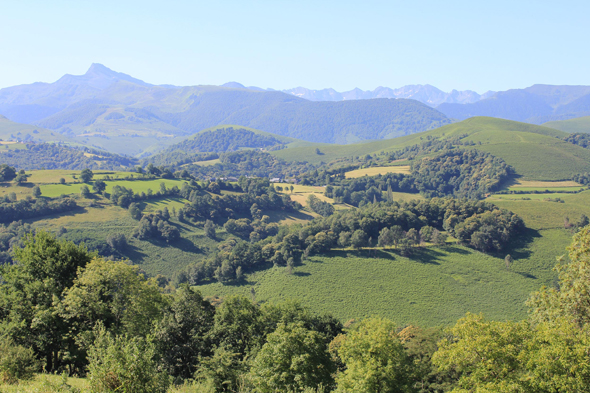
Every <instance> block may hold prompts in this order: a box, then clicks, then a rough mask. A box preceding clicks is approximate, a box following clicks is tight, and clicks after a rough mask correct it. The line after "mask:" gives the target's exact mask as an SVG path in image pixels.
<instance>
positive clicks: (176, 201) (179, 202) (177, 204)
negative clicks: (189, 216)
mask: <svg viewBox="0 0 590 393" xmlns="http://www.w3.org/2000/svg"><path fill="white" fill-rule="evenodd" d="M185 203H188V201H187V200H186V199H183V198H163V199H156V200H150V201H146V202H142V203H141V204H140V208H141V210H143V211H144V212H153V211H156V210H163V209H164V208H165V207H167V208H168V210H170V211H172V209H176V210H178V209H180V208H182V207H183V206H184V204H185Z"/></svg>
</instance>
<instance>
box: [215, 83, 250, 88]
mask: <svg viewBox="0 0 590 393" xmlns="http://www.w3.org/2000/svg"><path fill="white" fill-rule="evenodd" d="M221 87H229V88H230V89H245V88H246V86H244V85H242V84H241V83H238V82H227V83H224V84H223V85H221Z"/></svg>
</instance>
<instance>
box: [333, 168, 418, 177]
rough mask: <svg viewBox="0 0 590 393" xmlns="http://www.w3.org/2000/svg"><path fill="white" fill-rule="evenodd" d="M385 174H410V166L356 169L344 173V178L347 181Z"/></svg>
mask: <svg viewBox="0 0 590 393" xmlns="http://www.w3.org/2000/svg"><path fill="white" fill-rule="evenodd" d="M386 173H410V166H409V165H404V166H382V167H371V168H364V169H356V170H354V171H350V172H346V173H345V176H346V178H347V179H354V178H357V177H362V176H377V175H385V174H386Z"/></svg>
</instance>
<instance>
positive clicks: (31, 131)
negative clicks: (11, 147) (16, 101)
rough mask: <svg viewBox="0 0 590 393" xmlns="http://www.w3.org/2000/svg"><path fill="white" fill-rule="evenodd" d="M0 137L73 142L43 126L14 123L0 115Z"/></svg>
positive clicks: (15, 139) (28, 140)
mask: <svg viewBox="0 0 590 393" xmlns="http://www.w3.org/2000/svg"><path fill="white" fill-rule="evenodd" d="M0 139H2V140H3V141H25V142H73V141H72V140H71V139H70V138H68V137H66V136H64V135H62V134H60V133H58V132H55V131H50V130H47V129H45V128H41V127H36V126H32V125H30V124H21V123H16V122H14V121H11V120H9V119H7V118H6V117H4V116H2V115H0Z"/></svg>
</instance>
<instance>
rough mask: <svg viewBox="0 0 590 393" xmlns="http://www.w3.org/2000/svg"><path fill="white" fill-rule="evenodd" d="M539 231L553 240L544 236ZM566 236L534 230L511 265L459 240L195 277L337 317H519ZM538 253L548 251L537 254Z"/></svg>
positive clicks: (427, 321) (432, 320)
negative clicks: (228, 278)
mask: <svg viewBox="0 0 590 393" xmlns="http://www.w3.org/2000/svg"><path fill="white" fill-rule="evenodd" d="M545 236H547V237H551V238H554V240H558V241H557V242H555V241H553V242H545V241H543V240H542V239H545ZM568 239H569V234H567V233H565V231H558V230H553V231H550V232H547V233H545V234H544V236H543V237H539V238H534V239H533V241H532V243H531V244H528V249H529V250H530V254H528V253H527V252H522V253H519V252H513V254H514V256H515V260H516V261H515V263H514V265H513V267H512V268H511V269H510V270H507V269H506V268H505V266H504V260H503V258H502V257H492V256H488V255H485V254H482V253H479V252H476V251H473V250H471V249H468V248H465V247H459V246H448V247H446V248H444V249H436V248H428V249H421V250H419V251H418V252H417V253H416V254H415V255H414V256H413V257H412V258H404V257H401V256H399V255H398V254H397V253H395V252H391V251H384V250H376V251H368V250H367V251H360V252H359V251H352V250H351V251H332V252H330V253H327V254H325V255H322V256H315V257H312V258H310V259H309V260H307V261H305V262H304V263H303V264H302V265H300V266H298V267H296V269H295V271H294V273H293V274H292V275H288V274H286V272H285V269H284V268H273V269H271V270H266V271H260V272H256V273H254V274H250V275H248V276H247V278H246V280H245V281H244V282H243V283H241V284H240V285H233V286H229V285H228V286H223V285H221V284H219V283H213V284H209V285H201V286H199V287H198V289H199V290H201V291H202V293H203V294H204V295H206V296H221V297H224V296H227V295H231V294H238V293H239V294H244V295H247V296H250V293H251V292H250V291H251V289H252V288H254V290H255V293H256V300H257V301H261V302H265V301H280V300H282V299H299V300H300V301H301V302H302V303H303V304H305V305H308V306H309V307H311V308H312V309H314V310H315V311H317V312H329V313H332V314H334V315H335V316H336V317H337V318H339V319H340V320H342V321H347V320H350V319H353V318H354V319H358V318H362V317H363V316H371V315H380V316H384V317H388V318H391V319H393V320H394V321H396V323H398V324H400V325H405V324H410V323H412V324H419V325H423V326H433V325H440V324H452V323H454V322H455V321H456V320H457V319H458V318H460V317H461V316H463V315H464V314H465V313H466V312H468V311H470V312H484V313H485V314H486V315H487V316H488V317H490V318H492V319H521V318H523V317H525V315H526V310H525V306H524V301H525V300H526V298H527V297H528V295H529V293H530V292H531V291H533V290H535V289H536V288H538V287H540V286H541V285H543V284H550V283H551V282H552V280H553V279H554V275H553V272H552V271H551V269H552V267H553V265H554V263H555V259H554V257H553V256H555V255H557V254H561V253H563V249H562V248H560V247H559V246H557V247H554V246H553V245H554V244H556V243H563V242H564V241H567V240H568ZM540 254H549V255H552V257H550V258H542V259H537V256H538V255H540Z"/></svg>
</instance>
